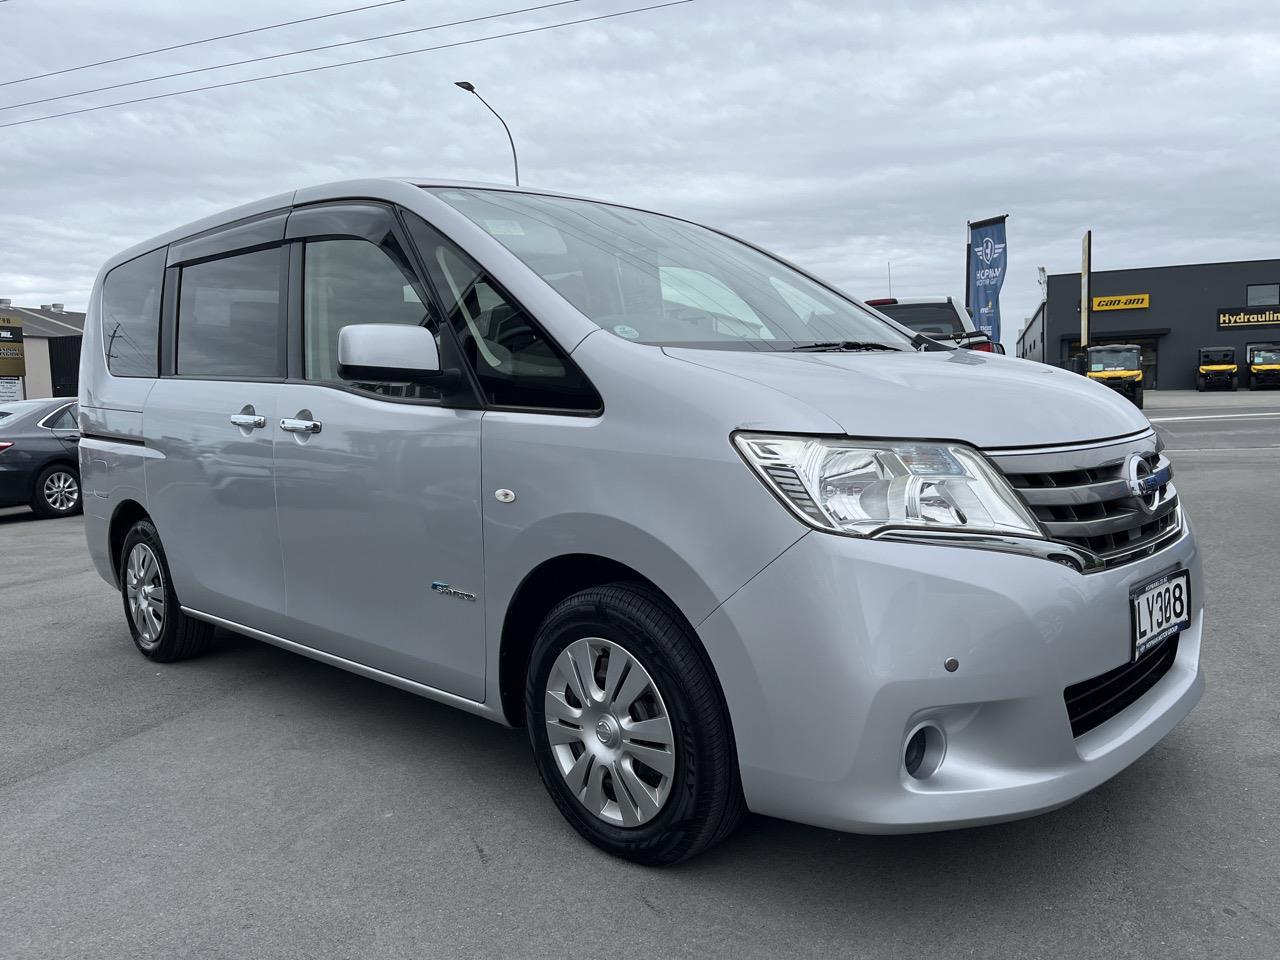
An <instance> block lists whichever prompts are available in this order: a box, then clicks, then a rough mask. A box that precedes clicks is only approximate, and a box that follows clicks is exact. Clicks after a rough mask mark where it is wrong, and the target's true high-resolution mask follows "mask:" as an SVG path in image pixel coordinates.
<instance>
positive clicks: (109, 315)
mask: <svg viewBox="0 0 1280 960" xmlns="http://www.w3.org/2000/svg"><path fill="white" fill-rule="evenodd" d="M165 255H166V254H165V250H164V249H163V248H161V249H160V250H153V251H152V252H151V253H145V254H143V255H142V256H140V257H137V258H135V259H133V260H130V261H129V262H128V263H122V264H120V266H118V267H116V268H115V269H114V270H112V271H111V272H110V273H108V274H107V278H106V280H104V281H103V284H102V342H103V344H104V346H105V349H106V354H107V369H108V370H109V371H111V374H112V375H113V376H117V377H154V376H157V375H158V374H159V360H158V353H157V349H156V345H157V344H158V342H159V340H160V288H161V286H162V285H163V283H164V263H165Z"/></svg>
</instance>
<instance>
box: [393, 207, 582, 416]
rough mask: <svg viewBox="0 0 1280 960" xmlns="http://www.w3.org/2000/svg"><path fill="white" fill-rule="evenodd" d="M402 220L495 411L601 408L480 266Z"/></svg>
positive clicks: (572, 367)
mask: <svg viewBox="0 0 1280 960" xmlns="http://www.w3.org/2000/svg"><path fill="white" fill-rule="evenodd" d="M405 219H406V221H407V222H408V225H409V232H410V234H412V236H413V242H414V243H415V244H417V246H418V252H419V254H421V256H422V260H423V262H424V263H425V264H426V267H427V271H428V272H429V273H430V275H431V281H432V283H433V284H435V287H436V291H437V292H438V293H439V294H440V297H441V298H442V299H443V301H444V308H445V312H446V313H447V315H448V316H447V320H448V322H449V324H450V325H451V326H452V327H453V329H454V331H455V332H456V333H457V335H458V340H459V342H461V344H462V351H463V354H464V355H465V356H466V358H467V362H468V363H469V364H470V365H471V368H472V369H473V370H474V371H475V373H476V376H477V378H478V379H479V381H480V386H481V389H483V390H484V394H485V397H486V398H487V399H488V400H489V402H490V403H493V404H496V405H498V406H503V407H533V408H540V409H548V410H574V411H594V410H599V409H600V407H601V406H603V404H602V403H601V400H600V396H599V394H597V393H596V391H595V388H594V387H592V386H591V383H590V382H589V381H588V380H587V378H586V376H584V375H583V373H582V371H581V370H579V369H578V367H577V365H576V364H574V362H573V361H572V360H570V359H569V357H568V355H567V354H566V353H565V352H564V351H563V350H561V349H560V347H559V346H558V345H557V344H556V343H555V342H553V341H552V340H551V338H550V337H548V336H547V335H546V334H545V333H544V332H543V331H542V329H541V328H540V327H539V326H538V325H537V323H536V322H534V320H533V318H532V317H530V316H529V315H528V314H527V313H526V312H525V311H524V309H523V308H522V307H521V306H520V305H519V304H517V303H515V302H514V301H513V300H511V299H510V298H509V297H507V296H506V294H505V293H503V291H502V290H501V289H500V288H499V287H498V286H497V285H496V284H494V282H493V281H492V280H491V279H490V278H489V276H488V274H486V273H485V272H484V271H483V270H481V269H480V266H479V264H477V263H476V262H475V261H474V260H472V259H471V258H470V257H469V256H468V255H467V254H466V253H464V252H463V251H462V249H461V248H460V247H458V246H457V245H456V244H454V243H453V242H452V241H450V240H447V239H445V237H444V236H443V235H442V234H440V233H439V232H438V231H436V230H435V229H434V228H432V227H430V226H428V225H427V224H426V223H425V222H424V221H423V220H422V219H420V218H419V217H416V216H414V215H413V214H406V216H405Z"/></svg>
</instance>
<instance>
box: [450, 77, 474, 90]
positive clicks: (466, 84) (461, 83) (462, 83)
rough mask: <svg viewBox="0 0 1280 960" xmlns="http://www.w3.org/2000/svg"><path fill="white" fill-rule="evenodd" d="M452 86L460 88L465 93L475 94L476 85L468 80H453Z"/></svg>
mask: <svg viewBox="0 0 1280 960" xmlns="http://www.w3.org/2000/svg"><path fill="white" fill-rule="evenodd" d="M453 85H454V86H455V87H461V88H462V89H463V90H465V91H467V93H475V92H476V85H475V84H474V83H472V82H471V81H469V80H455V81H453Z"/></svg>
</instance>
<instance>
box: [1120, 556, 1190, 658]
mask: <svg viewBox="0 0 1280 960" xmlns="http://www.w3.org/2000/svg"><path fill="white" fill-rule="evenodd" d="M1130 603H1131V604H1132V607H1133V659H1134V660H1137V659H1138V658H1139V657H1140V656H1142V655H1143V654H1144V653H1146V652H1147V651H1148V650H1150V649H1151V648H1152V647H1154V646H1155V645H1156V644H1158V643H1159V642H1160V641H1161V640H1165V639H1168V638H1169V637H1171V636H1173V635H1174V634H1175V633H1177V632H1178V631H1179V630H1185V629H1186V628H1187V627H1189V626H1191V574H1190V573H1188V572H1187V571H1186V570H1175V571H1173V572H1172V573H1167V574H1165V575H1164V576H1162V577H1160V578H1158V579H1156V580H1151V581H1149V582H1147V583H1144V584H1143V585H1142V586H1140V587H1138V588H1137V589H1136V590H1134V591H1133V594H1132V595H1131V597H1130Z"/></svg>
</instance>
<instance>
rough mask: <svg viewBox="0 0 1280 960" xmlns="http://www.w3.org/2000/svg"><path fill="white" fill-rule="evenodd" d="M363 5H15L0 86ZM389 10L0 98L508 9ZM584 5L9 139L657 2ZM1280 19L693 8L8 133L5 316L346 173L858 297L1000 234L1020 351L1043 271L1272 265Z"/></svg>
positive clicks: (484, 5) (208, 78) (1260, 8)
mask: <svg viewBox="0 0 1280 960" xmlns="http://www.w3.org/2000/svg"><path fill="white" fill-rule="evenodd" d="M370 2H374V0H310V2H307V0H254V2H252V3H247V2H237V0H228V2H223V3H219V4H200V5H196V4H181V3H173V2H171V0H0V38H3V42H2V43H0V81H5V80H13V79H17V78H23V77H28V76H30V75H33V74H39V73H45V72H48V71H50V70H55V69H59V68H61V67H69V66H75V65H78V64H83V63H88V62H92V61H97V60H102V59H106V58H110V57H119V56H123V55H125V54H130V53H134V52H138V51H142V50H148V49H152V48H156V47H161V46H166V45H169V44H174V43H180V42H182V41H187V40H195V39H199V38H203V37H209V36H213V35H215V34H222V33H228V32H232V31H236V30H243V29H246V28H250V27H258V26H264V25H267V24H271V23H276V22H279V21H283V20H290V19H294V18H297V17H305V16H314V15H316V14H320V13H327V12H330V11H336V10H341V9H344V8H349V7H355V6H359V5H361V4H363V3H370ZM539 2H542V0H403V2H398V3H393V4H389V5H386V6H383V7H380V8H378V9H371V10H366V11H363V12H360V13H354V14H351V15H346V16H340V17H334V18H330V19H325V20H319V21H315V22H312V23H308V24H300V25H297V26H293V27H288V28H285V29H280V30H273V31H267V32H262V33H256V34H253V35H250V36H245V37H239V38H235V39H231V40H225V41H220V42H217V43H210V44H205V45H201V46H195V47H188V48H186V49H182V50H177V51H173V52H171V53H166V54H158V55H154V56H148V57H144V58H141V59H134V60H129V61H126V62H123V63H119V64H114V65H110V66H103V67H97V68H94V69H90V70H82V71H77V72H73V73H66V74H62V75H60V76H55V77H48V78H45V79H40V80H32V81H29V82H22V83H9V84H6V85H0V107H2V106H4V105H9V104H17V103H23V102H26V101H30V100H37V99H43V98H46V97H56V96H60V95H64V94H69V93H78V92H80V91H84V90H87V89H89V88H93V87H101V86H105V85H109V84H116V83H123V82H126V81H134V80H139V79H142V78H147V77H152V76H155V75H157V74H165V73H172V72H174V71H179V70H191V69H193V68H197V67H205V66H213V65H216V64H223V63H226V62H228V61H233V60H243V59H247V58H251V57H258V56H265V55H269V54H275V53H281V52H285V51H290V50H296V49H299V48H302V47H308V46H315V45H317V44H323V43H333V42H338V41H344V40H358V39H360V38H364V37H369V36H372V35H375V34H383V33H389V32H392V31H399V30H409V29H413V28H417V27H424V26H429V25H433V24H439V23H443V22H446V21H450V20H456V19H461V18H466V17H475V16H481V15H485V14H494V13H503V12H506V11H513V10H517V9H519V8H521V7H528V6H533V5H536V4H538V3H539ZM655 2H660V0H577V2H570V3H565V4H561V5H559V6H557V7H554V8H551V9H545V10H540V11H532V12H526V13H522V14H513V15H510V16H505V17H501V18H497V19H493V20H489V21H486V22H483V23H475V24H470V25H462V26H454V27H449V28H446V29H440V30H433V31H428V32H421V33H416V34H411V35H408V36H403V37H399V38H395V39H388V40H381V41H375V42H371V43H361V44H356V45H352V46H347V47H344V48H341V49H338V50H330V51H325V52H318V53H310V54H305V55H302V56H294V57H286V58H283V59H277V60H272V61H268V62H266V63H258V64H252V65H247V66H240V67H233V68H229V69H222V70H216V71H212V72H208V73H195V74H191V75H190V76H186V77H181V78H176V79H170V80H161V81H158V82H154V83H141V84H136V85H133V86H129V87H126V88H124V89H121V90H111V91H104V92H100V93H95V94H87V95H82V96H77V97H73V98H70V99H62V100H57V101H53V102H48V103H42V104H37V105H33V106H26V107H19V108H16V109H0V124H3V123H10V124H12V123H14V122H15V121H19V120H25V119H28V118H32V117H40V116H45V115H47V114H50V113H58V112H63V111H67V110H75V109H78V108H81V107H88V106H94V105H97V104H102V103H111V102H113V101H117V100H124V99H132V98H135V97H142V96H147V95H150V94H154V93H163V92H167V91H173V90H182V89H186V88H189V87H194V86H200V85H204V84H210V83H219V82H225V81H228V80H236V79H241V78H248V77H256V76H261V75H264V74H270V73H278V72H281V71H285V70H294V69H300V68H303V67H310V66H317V65H321V64H328V63H336V62H339V61H343V60H351V59H356V58H359V57H367V56H376V55H378V54H381V53H391V52H397V51H405V50H413V49H416V48H419V47H426V46H434V45H436V44H443V43H451V42H455V41H459V40H468V39H471V38H484V37H493V36H495V35H497V34H502V33H509V32H511V31H514V30H520V29H524V28H527V27H531V26H538V25H543V24H553V23H560V22H564V21H568V20H576V19H582V18H585V17H591V16H597V15H600V14H606V13H612V12H615V11H623V10H628V9H632V8H635V7H640V6H645V5H648V4H651V3H655ZM1277 51H1280V4H1276V3H1275V2H1274V0H1255V2H1234V3H1233V2H1217V3H1214V4H1208V3H1178V2H1171V0H1160V2H1149V0H1108V2H1105V3H1093V2H1072V3H1064V2H1042V3H1037V2H1001V0H987V2H982V3H955V2H934V3H929V2H890V3H884V2H880V3H861V2H847V3H842V2H836V0H830V2H826V3H818V2H777V0H774V2H769V0H750V2H747V0H694V2H691V3H686V4H683V5H679V6H671V7H667V8H665V9H660V10H652V11H649V12H643V13H637V14H634V15H630V16H623V17H618V18H616V19H609V20H602V21H599V22H596V23H590V24H580V25H576V26H566V27H564V28H563V29H554V30H549V31H545V32H541V33H534V34H530V35H526V36H516V37H508V38H502V39H493V40H487V41H485V42H481V43H475V44H470V45H466V46H459V47H455V48H453V49H445V50H437V51H433V52H426V53H419V54H415V55H412V56H404V57H398V58H395V59H390V60H384V61H382V62H378V63H371V64H364V65H359V66H351V67H344V68H341V69H335V70H326V71H321V72H317V73H309V74H304V75H301V76H295V77H289V78H285V79H277V80H268V81H264V82H261V83H252V84H246V85H241V86H233V87H229V88H225V89H221V90H211V91H207V92H202V93H195V94H189V95H185V96H178V97H171V98H167V99H160V100H154V101H151V102H148V103H142V104H137V105H134V106H127V107H119V108H114V109H108V110H100V111H96V112H91V113H84V114H80V115H78V116H70V117H63V118H59V119H51V120H46V121H43V122H38V123H26V124H19V125H12V126H7V127H0V296H7V297H12V298H13V300H14V302H15V303H18V304H22V305H30V304H39V303H48V302H50V301H61V302H65V303H66V304H67V306H68V307H69V308H74V309H83V307H84V305H85V303H86V301H87V299H88V293H89V289H90V287H91V285H92V282H93V277H94V274H95V273H96V271H97V268H98V266H99V265H100V263H101V262H102V261H103V260H104V259H105V258H106V257H107V256H109V255H110V254H112V253H114V252H116V251H117V250H120V249H122V248H124V247H127V246H130V245H132V244H133V243H135V242H137V241H139V240H142V239H145V238H146V237H148V236H150V235H152V234H155V233H158V232H160V231H161V230H165V229H168V228H170V227H173V226H176V225H178V224H181V223H184V222H186V221H188V220H192V219H195V218H197V217H200V216H203V215H205V214H208V213H211V212H215V211H217V210H219V209H222V208H225V207H228V206H232V205H234V204H237V203H241V202H244V201H247V200H251V199H254V198H257V197H260V196H266V195H268V194H272V193H276V192H280V191H284V190H288V189H292V188H294V187H297V186H303V185H306V184H311V183H319V182H324V181H327V180H335V179H345V178H348V177H359V176H380V175H438V176H446V177H450V178H456V179H474V180H489V181H503V180H505V179H507V178H509V176H510V155H509V151H508V147H507V144H506V141H505V138H504V135H503V133H502V129H501V127H500V126H498V124H497V121H496V120H494V119H493V118H492V117H491V116H490V115H489V114H487V113H486V112H485V111H484V109H483V107H482V106H481V104H480V103H479V102H478V101H476V100H475V99H474V98H473V97H470V96H468V95H466V94H464V93H462V92H461V91H459V90H457V89H456V88H455V87H453V86H452V81H454V80H458V79H469V80H472V81H473V82H475V84H476V85H477V87H478V88H479V89H480V90H481V92H483V93H484V94H485V95H486V97H487V98H488V99H489V100H490V102H491V103H493V104H494V106H496V107H497V108H498V109H499V110H500V111H501V112H502V113H503V114H504V115H505V116H506V117H507V119H508V121H509V122H510V124H511V126H512V128H513V131H514V133H515V136H516V139H517V145H518V147H519V149H520V159H521V173H522V179H523V181H524V183H525V184H526V185H533V186H544V187H548V188H553V189H558V190H565V191H570V192H575V193H582V194H586V195H590V196H597V197H602V198H606V199H615V200H619V201H623V202H627V203H632V204H637V205H641V206H649V207H652V208H655V209H658V210H663V211H668V212H672V213H678V214H680V215H682V216H687V217H690V218H693V219H697V220H701V221H704V222H707V223H711V224H713V225H716V226H719V227H723V228H726V229H728V230H730V231H733V232H735V233H739V234H741V235H743V236H745V237H747V238H749V239H752V240H755V241H757V242H759V243H762V244H763V245H765V246H767V247H770V248H772V249H774V250H777V251H778V252H780V253H782V254H784V255H785V256H788V257H790V258H792V259H794V260H796V261H798V262H799V263H801V264H803V265H805V266H807V267H809V268H811V269H813V270H815V271H816V272H818V273H819V274H821V275H823V276H825V277H827V278H828V279H830V280H832V281H834V282H836V283H838V284H840V285H841V286H843V287H845V288H846V289H847V290H849V291H850V292H852V293H854V294H856V295H858V296H862V297H871V296H883V295H884V294H885V293H886V291H887V282H886V263H887V262H889V261H892V264H893V292H894V293H895V294H896V295H898V296H927V295H934V294H944V293H950V294H953V295H956V296H958V297H963V294H964V274H963V243H964V234H965V221H966V220H970V219H974V220H976V219H980V218H984V217H987V216H991V215H993V214H998V213H1008V214H1009V215H1010V219H1009V245H1010V246H1009V251H1010V264H1009V274H1008V278H1007V280H1006V283H1005V288H1004V296H1003V300H1002V306H1003V312H1004V325H1005V337H1004V339H1005V341H1006V342H1007V343H1010V344H1011V343H1012V342H1013V340H1014V339H1015V338H1016V335H1017V332H1018V330H1019V329H1020V328H1021V326H1022V324H1023V321H1024V319H1025V318H1026V317H1027V316H1028V315H1029V314H1030V313H1031V311H1032V310H1033V309H1034V308H1035V305H1036V304H1037V303H1038V302H1039V287H1038V285H1037V282H1036V267H1037V266H1039V265H1043V266H1045V267H1047V268H1048V270H1049V272H1050V273H1056V272H1066V271H1070V270H1073V269H1078V264H1079V250H1080V236H1081V234H1082V233H1083V231H1084V230H1085V229H1086V228H1092V229H1093V230H1094V266H1095V268H1096V269H1108V268H1118V267H1130V266H1143V265H1149V264H1160V263H1180V262H1194V261H1212V260H1234V259H1250V258H1259V257H1274V256H1277V255H1278V254H1280V242H1278V241H1277V229H1276V210H1277V208H1278V207H1280V164H1278V163H1277V158H1280V125H1278V124H1277V122H1276V118H1277V116H1278V107H1280V103H1278V99H1280V98H1278V94H1280V55H1277Z"/></svg>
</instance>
